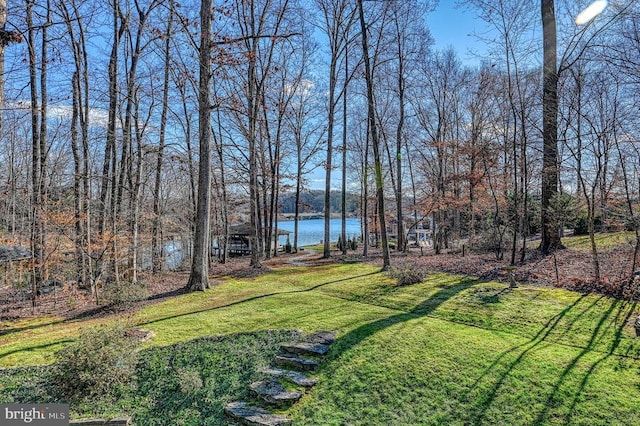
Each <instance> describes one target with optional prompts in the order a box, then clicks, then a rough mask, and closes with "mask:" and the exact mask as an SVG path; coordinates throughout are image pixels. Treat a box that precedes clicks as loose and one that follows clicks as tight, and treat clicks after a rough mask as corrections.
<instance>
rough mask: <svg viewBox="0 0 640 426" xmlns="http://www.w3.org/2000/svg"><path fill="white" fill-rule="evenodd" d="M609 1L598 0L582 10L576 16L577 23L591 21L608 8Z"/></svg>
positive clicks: (581, 23) (582, 23)
mask: <svg viewBox="0 0 640 426" xmlns="http://www.w3.org/2000/svg"><path fill="white" fill-rule="evenodd" d="M608 3H609V2H608V1H607V0H596V1H594V2H593V3H591V4H590V5H589V6H588V7H587V8H586V9H584V10H583V11H582V12H580V13H579V14H578V16H576V25H584V24H587V23H589V22H590V21H591V20H592V19H594V18H595V17H596V16H598V15H600V14H601V13H602V12H603V11H604V10H605V9H606V7H607V4H608Z"/></svg>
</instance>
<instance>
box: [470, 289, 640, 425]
mask: <svg viewBox="0 0 640 426" xmlns="http://www.w3.org/2000/svg"><path fill="white" fill-rule="evenodd" d="M585 297H587V296H586V295H582V296H581V297H580V298H578V299H576V300H575V301H574V303H572V304H571V305H569V306H567V307H566V308H565V309H563V310H562V311H561V312H560V313H558V314H557V315H555V316H554V317H552V318H551V319H550V320H549V321H548V322H547V323H546V324H545V325H544V327H543V328H542V329H541V330H540V331H539V332H538V333H537V334H536V335H535V336H533V337H532V338H531V340H529V341H528V342H526V343H523V344H521V345H518V346H516V347H513V348H511V349H509V350H507V351H505V352H503V353H502V354H501V355H500V356H499V357H498V358H497V359H496V360H494V362H493V363H492V364H491V366H489V368H487V369H486V370H485V371H484V372H483V374H482V375H481V376H480V377H479V378H478V379H477V380H476V382H475V383H474V386H472V388H473V389H475V388H476V386H477V385H478V383H480V381H481V380H482V379H483V378H484V377H485V376H487V375H488V374H489V372H490V371H491V370H492V369H493V368H494V367H496V366H497V365H499V364H500V362H501V361H502V360H503V359H504V358H505V357H506V356H507V355H508V354H511V353H517V351H518V350H520V349H522V348H525V349H524V350H523V351H522V352H521V353H520V354H519V355H518V357H517V358H516V359H515V360H514V361H513V362H512V363H511V364H509V365H508V366H507V369H506V370H505V371H504V372H503V373H502V374H501V375H500V377H499V378H498V380H497V382H496V383H495V385H493V387H492V388H491V390H490V391H489V392H488V393H485V394H484V395H485V397H484V398H482V399H481V400H480V401H479V403H480V405H481V406H480V407H479V408H480V412H479V413H478V415H476V416H474V417H475V421H474V424H482V422H483V421H484V420H485V416H486V413H487V411H488V409H489V408H490V407H491V406H492V404H493V402H494V400H495V398H496V396H497V394H498V392H499V390H500V388H501V387H502V385H503V384H504V382H505V381H506V379H507V378H508V377H509V376H510V374H511V373H512V372H513V370H514V369H515V368H516V367H517V366H518V365H519V364H520V363H521V362H522V360H523V359H524V358H525V357H526V356H527V355H528V354H530V353H531V352H532V351H533V350H534V349H536V348H537V347H539V345H540V344H541V343H543V342H545V341H546V339H547V338H548V337H549V335H550V334H551V333H552V331H553V330H554V329H555V328H556V327H557V326H558V324H559V323H560V321H561V320H562V319H563V318H564V317H565V316H566V315H567V314H568V313H569V312H570V311H572V310H574V309H575V307H576V306H578V305H579V303H580V302H581V301H582V300H583V299H585ZM602 299H603V297H600V298H598V299H595V300H594V301H593V302H592V303H590V304H589V306H587V307H586V308H585V309H584V310H583V311H582V312H580V313H579V314H578V315H577V316H576V317H575V318H573V320H572V321H571V322H570V323H569V325H568V327H567V329H566V331H568V330H569V329H571V328H572V327H573V325H574V324H575V323H576V322H578V321H579V320H580V318H581V317H582V316H584V315H585V314H586V313H587V312H588V311H590V310H591V309H593V307H594V306H595V305H597V303H598V302H599V301H600V300H602ZM627 306H628V303H626V302H625V303H623V302H620V301H613V302H612V303H611V304H610V306H609V308H608V309H607V311H606V312H604V313H603V314H602V315H601V316H600V318H599V320H598V323H597V325H596V327H595V328H594V329H593V332H592V333H591V336H590V339H589V341H588V342H587V344H586V346H585V347H583V348H582V350H581V351H580V353H579V354H578V355H577V356H575V357H574V358H573V359H572V360H571V361H570V362H569V364H568V365H567V366H566V367H565V369H564V370H563V371H562V373H561V374H560V376H559V377H558V379H557V380H556V382H555V383H554V385H553V388H552V389H551V391H550V393H549V394H548V396H547V399H546V401H545V402H544V404H543V406H544V408H543V409H542V410H541V411H540V412H539V413H538V415H537V418H536V420H535V421H534V422H533V424H542V423H544V422H545V421H546V420H548V416H549V412H550V410H551V408H552V407H553V406H554V401H556V400H557V399H558V398H559V391H560V388H561V387H562V385H563V384H564V383H565V382H566V380H567V378H568V377H569V375H570V373H572V371H573V370H574V369H575V367H576V365H577V364H578V363H579V362H580V360H581V359H582V358H583V357H584V356H585V355H586V354H588V353H589V352H592V351H593V350H594V349H595V346H596V344H597V343H598V342H599V341H600V340H601V339H602V338H603V337H604V336H605V332H606V329H603V328H604V327H605V325H606V324H618V323H619V324H620V325H619V326H618V327H617V328H616V331H615V338H614V341H613V343H612V345H611V347H610V348H609V351H608V352H607V353H606V354H604V356H602V357H601V358H600V359H599V360H598V361H596V362H594V363H593V364H592V365H591V366H590V367H589V369H588V370H587V372H586V373H585V375H584V376H583V378H582V380H581V382H580V384H579V385H578V388H577V389H576V391H575V392H574V394H573V400H572V401H571V404H570V406H569V410H568V414H567V418H566V422H567V423H569V422H570V420H571V417H572V414H573V411H574V409H575V407H576V405H577V403H578V400H579V397H580V394H581V393H582V391H583V390H584V388H585V387H586V385H587V382H588V380H589V377H590V376H591V374H592V373H593V372H594V371H595V369H596V368H597V367H598V365H599V364H600V363H602V362H603V361H605V360H606V359H607V358H609V357H610V356H611V355H613V354H614V352H615V350H616V349H617V348H618V346H619V345H620V342H621V340H622V335H623V329H624V326H625V324H626V322H627V321H628V320H629V318H630V316H631V314H632V312H633V308H634V307H635V303H634V304H633V305H632V307H631V308H630V309H628V312H627V314H626V315H625V318H624V320H623V321H621V322H620V317H621V316H622V315H623V312H624V311H625V310H627ZM616 308H617V313H616V314H615V317H614V318H613V319H611V320H610V318H611V315H612V314H613V312H614V311H615V310H616ZM566 331H565V333H566ZM563 334H564V333H563Z"/></svg>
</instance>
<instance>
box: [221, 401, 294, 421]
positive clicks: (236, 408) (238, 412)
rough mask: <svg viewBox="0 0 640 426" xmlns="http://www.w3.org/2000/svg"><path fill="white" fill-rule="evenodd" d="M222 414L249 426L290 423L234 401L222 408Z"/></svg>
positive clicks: (257, 408)
mask: <svg viewBox="0 0 640 426" xmlns="http://www.w3.org/2000/svg"><path fill="white" fill-rule="evenodd" d="M224 412H225V413H226V414H227V415H228V416H229V417H231V418H233V419H235V420H238V421H239V422H241V423H242V424H244V425H249V426H280V425H286V424H289V423H291V419H290V418H288V417H286V416H282V415H279V414H272V413H271V412H270V411H268V410H265V409H264V408H260V407H254V406H250V405H249V404H247V403H246V402H244V401H234V402H230V403H228V404H227V405H226V406H225V407H224Z"/></svg>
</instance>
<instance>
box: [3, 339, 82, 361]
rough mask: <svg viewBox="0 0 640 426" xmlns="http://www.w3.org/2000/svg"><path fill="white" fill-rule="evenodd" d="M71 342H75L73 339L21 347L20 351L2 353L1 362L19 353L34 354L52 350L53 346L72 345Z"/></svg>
mask: <svg viewBox="0 0 640 426" xmlns="http://www.w3.org/2000/svg"><path fill="white" fill-rule="evenodd" d="M71 342H73V340H71V339H63V340H58V341H55V342H52V343H45V344H42V345H36V346H26V347H24V346H23V347H20V348H18V349H14V350H12V351H7V352H1V353H0V362H1V361H2V360H4V359H5V358H7V357H9V356H11V355H13V354H16V353H18V352H33V351H36V350H38V349H46V348H50V347H52V346H57V345H63V344H65V343H71Z"/></svg>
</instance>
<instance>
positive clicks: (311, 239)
mask: <svg viewBox="0 0 640 426" xmlns="http://www.w3.org/2000/svg"><path fill="white" fill-rule="evenodd" d="M293 225H294V221H292V220H286V221H282V222H278V228H279V229H284V230H287V231H291V232H292V234H291V235H290V240H289V241H290V242H291V244H293ZM329 228H330V234H329V235H330V239H329V240H330V242H332V243H335V242H337V241H338V237H339V236H340V234H341V233H342V220H341V219H331V221H330V222H329ZM360 231H361V230H360V219H356V218H351V219H347V238H352V239H353V238H358V237H360ZM298 232H299V233H300V236H299V237H298V247H303V246H310V245H314V244H320V242H321V241H322V240H323V239H324V219H305V220H301V221H300V222H299V224H298ZM285 242H286V241H285V240H284V237H281V239H280V243H281V244H284V243H285ZM183 243H184V242H183V241H182V240H170V241H166V242H165V247H164V248H165V265H166V267H167V268H168V269H170V270H175V269H178V268H179V267H180V265H181V264H182V261H183V259H184V258H185V256H189V253H187V252H185V251H183ZM187 245H189V242H187ZM143 267H146V268H151V250H150V248H148V250H147V252H146V253H144V254H143Z"/></svg>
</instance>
